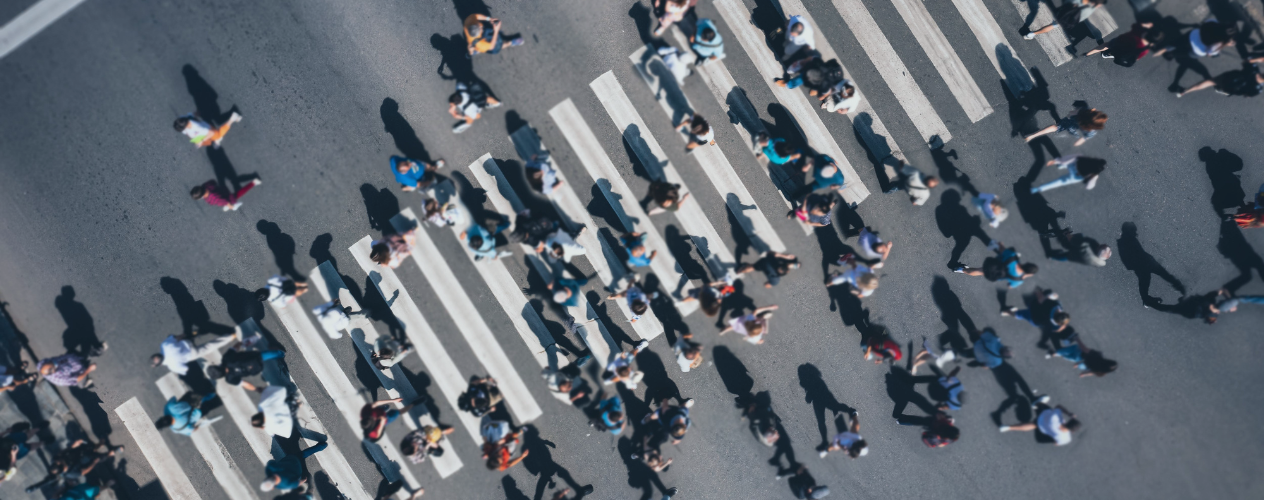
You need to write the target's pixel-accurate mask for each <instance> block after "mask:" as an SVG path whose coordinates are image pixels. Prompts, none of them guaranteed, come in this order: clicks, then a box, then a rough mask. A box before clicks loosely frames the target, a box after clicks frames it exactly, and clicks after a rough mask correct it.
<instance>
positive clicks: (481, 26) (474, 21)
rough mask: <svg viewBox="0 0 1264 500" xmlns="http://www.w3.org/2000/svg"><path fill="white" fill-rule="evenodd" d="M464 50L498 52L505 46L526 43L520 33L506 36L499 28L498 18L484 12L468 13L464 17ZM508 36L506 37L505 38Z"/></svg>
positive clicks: (477, 52)
mask: <svg viewBox="0 0 1264 500" xmlns="http://www.w3.org/2000/svg"><path fill="white" fill-rule="evenodd" d="M464 28H465V29H464V30H463V31H464V32H465V44H466V47H465V50H466V53H468V54H469V55H471V56H472V55H475V54H499V53H500V49H501V48H504V47H505V46H506V43H508V46H509V47H517V46H519V45H522V44H523V43H526V40H524V39H523V38H522V35H514V36H511V37H506V36H505V34H504V33H502V32H501V30H500V19H496V18H493V17H491V16H487V15H484V14H477V13H476V14H470V15H469V16H468V17H466V18H465V23H464ZM506 38H508V39H506Z"/></svg>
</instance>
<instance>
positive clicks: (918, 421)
mask: <svg viewBox="0 0 1264 500" xmlns="http://www.w3.org/2000/svg"><path fill="white" fill-rule="evenodd" d="M895 423H897V424H900V425H920V426H922V428H923V431H922V443H925V444H926V446H929V447H931V448H943V447H945V446H948V445H950V444H952V443H955V442H956V441H957V438H959V437H961V429H958V428H957V426H956V421H954V420H953V419H952V417H951V416H949V415H948V414H947V413H945V412H943V411H938V412H935V415H934V416H933V417H910V416H902V417H900V418H898V419H896V421H895Z"/></svg>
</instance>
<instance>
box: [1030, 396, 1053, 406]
mask: <svg viewBox="0 0 1264 500" xmlns="http://www.w3.org/2000/svg"><path fill="white" fill-rule="evenodd" d="M1048 403H1049V395H1048V394H1045V395H1044V396H1040V397H1038V398H1036V400H1035V401H1033V402H1032V403H1031V406H1032V407H1033V408H1035V407H1036V405H1037V404H1042V405H1043V404H1048Z"/></svg>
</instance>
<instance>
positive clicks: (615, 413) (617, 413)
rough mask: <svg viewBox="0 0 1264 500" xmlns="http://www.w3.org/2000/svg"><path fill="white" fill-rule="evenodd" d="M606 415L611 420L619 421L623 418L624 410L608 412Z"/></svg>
mask: <svg viewBox="0 0 1264 500" xmlns="http://www.w3.org/2000/svg"><path fill="white" fill-rule="evenodd" d="M606 416H607V417H609V418H610V421H611V422H618V421H620V420H623V412H621V411H612V412H608V413H607V414H606Z"/></svg>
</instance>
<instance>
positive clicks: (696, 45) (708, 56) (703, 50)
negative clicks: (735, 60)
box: [689, 18, 725, 65]
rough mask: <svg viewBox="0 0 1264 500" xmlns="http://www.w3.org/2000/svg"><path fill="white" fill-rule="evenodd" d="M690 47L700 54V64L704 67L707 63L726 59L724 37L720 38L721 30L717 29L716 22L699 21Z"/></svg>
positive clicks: (690, 38)
mask: <svg viewBox="0 0 1264 500" xmlns="http://www.w3.org/2000/svg"><path fill="white" fill-rule="evenodd" d="M689 44H690V45H689V47H690V48H692V49H693V51H694V52H695V53H697V54H698V62H697V63H696V64H698V65H702V64H703V63H706V62H707V61H719V60H722V59H724V57H725V56H724V37H722V36H720V30H719V29H717V28H716V27H715V22H714V21H712V20H710V19H707V18H703V19H699V20H698V26H697V29H696V30H695V32H694V35H693V36H691V37H689Z"/></svg>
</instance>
